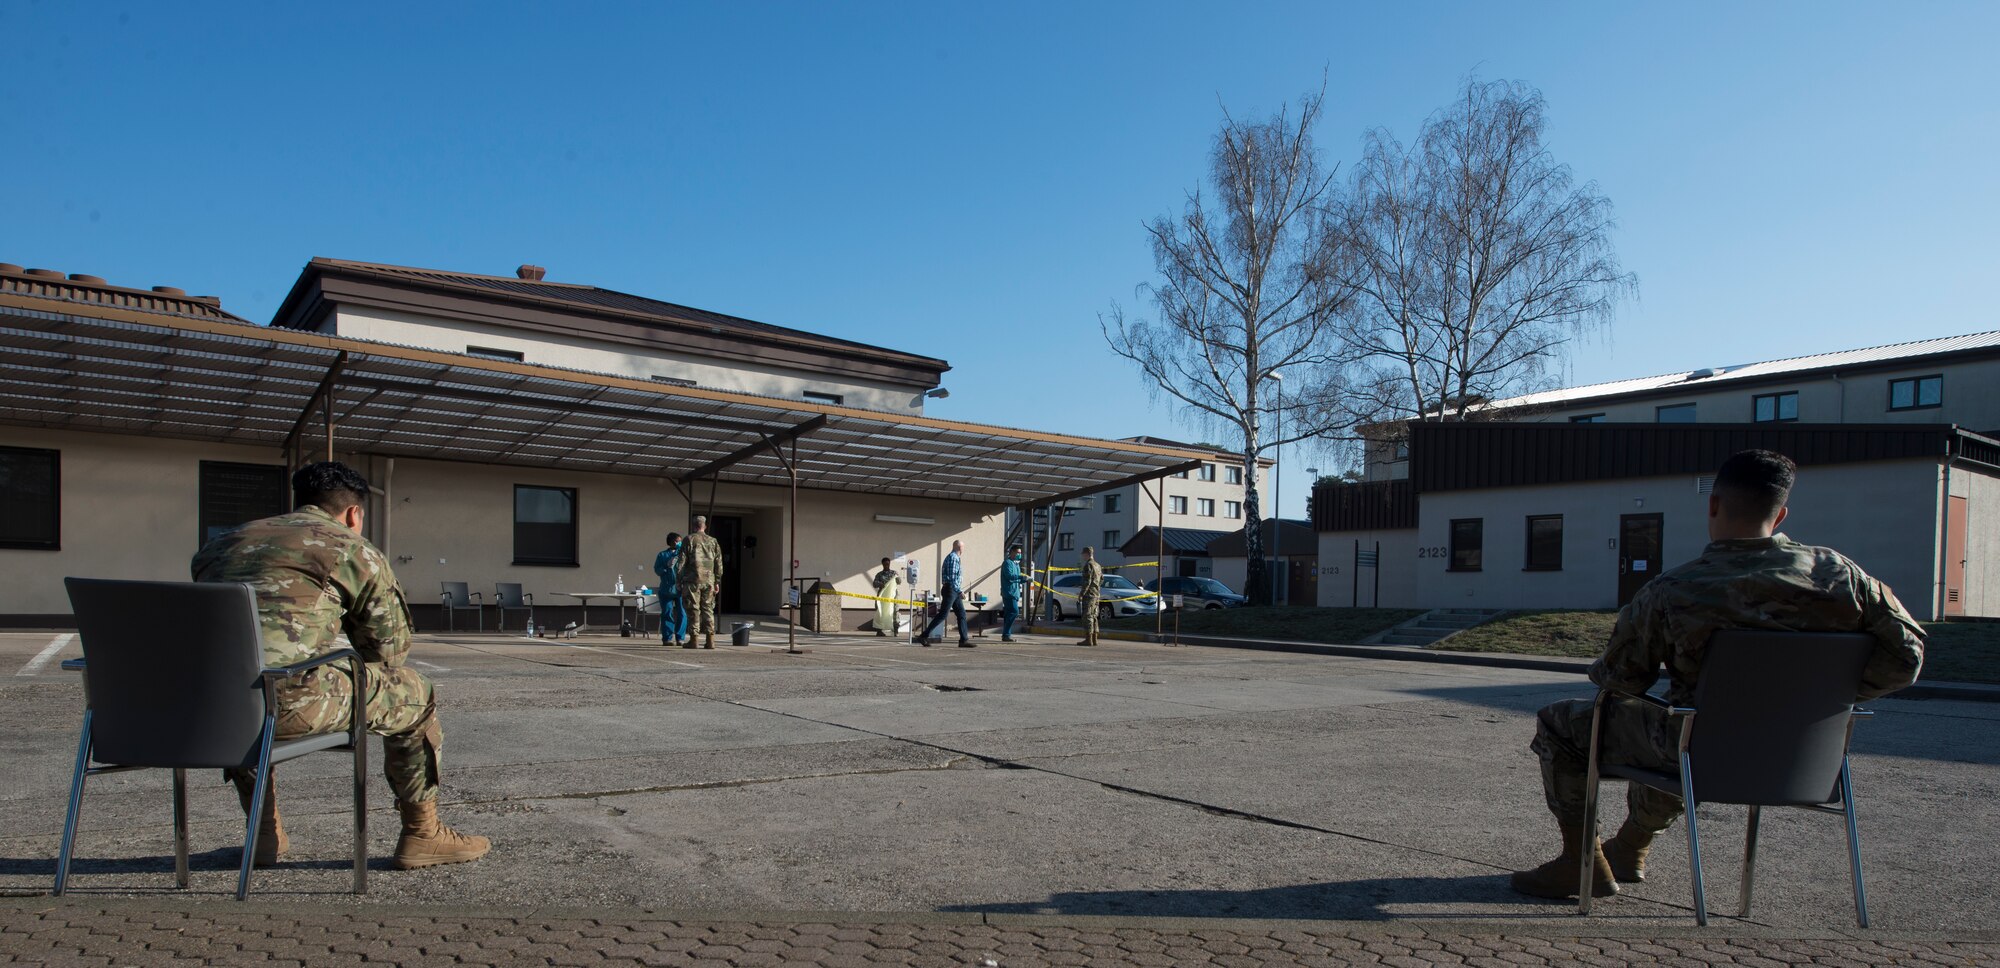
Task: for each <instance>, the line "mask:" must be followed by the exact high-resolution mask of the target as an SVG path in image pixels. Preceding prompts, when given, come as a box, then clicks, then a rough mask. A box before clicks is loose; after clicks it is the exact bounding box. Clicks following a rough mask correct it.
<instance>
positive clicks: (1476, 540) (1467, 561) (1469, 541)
mask: <svg viewBox="0 0 2000 968" xmlns="http://www.w3.org/2000/svg"><path fill="white" fill-rule="evenodd" d="M1485 540H1486V519H1485V518H1457V519H1454V520H1453V521H1452V522H1451V565H1450V566H1449V567H1447V568H1446V569H1445V570H1446V571H1479V570H1480V567H1481V564H1482V562H1483V561H1484V559H1483V557H1482V556H1481V554H1480V548H1481V546H1482V545H1483V544H1484V542H1485Z"/></svg>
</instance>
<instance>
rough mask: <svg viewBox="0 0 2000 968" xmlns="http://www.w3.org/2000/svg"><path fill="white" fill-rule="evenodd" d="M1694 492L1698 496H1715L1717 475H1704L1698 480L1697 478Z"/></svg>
mask: <svg viewBox="0 0 2000 968" xmlns="http://www.w3.org/2000/svg"><path fill="white" fill-rule="evenodd" d="M1694 492H1695V493H1696V494H1713V493H1715V475H1714V474H1703V475H1701V476H1700V477H1697V478H1695V479H1694Z"/></svg>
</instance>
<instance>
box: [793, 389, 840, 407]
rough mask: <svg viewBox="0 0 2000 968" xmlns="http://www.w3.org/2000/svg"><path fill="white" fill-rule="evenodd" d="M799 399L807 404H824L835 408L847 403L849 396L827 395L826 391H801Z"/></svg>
mask: <svg viewBox="0 0 2000 968" xmlns="http://www.w3.org/2000/svg"><path fill="white" fill-rule="evenodd" d="M799 397H800V399H803V400H804V401H805V402H807V403H824V404H827V405H829V406H835V407H838V406H842V405H844V404H846V403H847V394H845V393H827V392H826V391H824V390H801V391H799Z"/></svg>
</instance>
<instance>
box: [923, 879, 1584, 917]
mask: <svg viewBox="0 0 2000 968" xmlns="http://www.w3.org/2000/svg"><path fill="white" fill-rule="evenodd" d="M1523 903H1529V904H1536V903H1539V902H1536V901H1535V900H1534V899H1532V898H1525V897H1522V896H1521V895H1519V894H1516V893H1514V890H1513V889H1512V888H1511V887H1509V886H1508V885H1507V875H1506V874H1481V875H1477V876H1467V877H1390V878H1374V879H1368V880H1358V881H1341V882H1335V883H1321V884H1296V885H1288V886H1285V887H1270V888H1258V889H1254V890H1242V891H1228V890H1200V891H1086V892H1070V893H1062V894H1053V895H1050V896H1049V898H1048V899H1047V900H1045V901H1019V902H1001V903H991V904H961V905H950V906H946V907H941V908H938V910H940V911H965V912H976V913H982V914H1075V915H1120V916H1128V917H1132V916H1137V917H1166V918H1273V919H1334V920H1349V921H1391V920H1397V919H1403V918H1412V917H1449V918H1519V917H1520V916H1521V912H1520V911H1519V910H1518V905H1520V904H1523ZM1486 905H1507V906H1508V907H1509V908H1511V910H1508V911H1506V912H1504V913H1503V912H1493V913H1482V912H1467V911H1466V910H1465V908H1466V907H1468V906H1486ZM1548 906H1549V907H1550V909H1551V911H1552V912H1553V911H1557V910H1562V909H1567V910H1574V909H1575V902H1574V901H1569V902H1563V903H1562V904H1558V903H1557V902H1548Z"/></svg>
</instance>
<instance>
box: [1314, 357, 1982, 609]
mask: <svg viewBox="0 0 2000 968" xmlns="http://www.w3.org/2000/svg"><path fill="white" fill-rule="evenodd" d="M1996 428H2000V332H1996V333H1977V334H1971V335H1967V336H1957V337H1950V338H1945V339H1936V340H1925V341H1921V342H1915V343H1904V344H1897V345H1893V346H1882V347H1873V348H1868V349H1860V350H1848V351H1842V352H1834V353H1823V354H1817V355H1813V356H1805V357H1798V358H1794V359H1787V360H1775V361H1771V362H1766V363H1755V364H1750V365H1747V366H1730V367H1714V368H1704V369H1699V370H1695V371H1692V372H1688V373H1675V374H1665V375H1661V376H1655V377H1647V378H1643V379H1636V380H1625V381H1620V382H1616V383H1607V384H1598V385H1594V386H1585V387H1574V388H1568V389H1562V390H1554V391H1549V392H1546V393H1538V394H1532V395H1529V396H1524V397H1519V398H1516V399H1512V400H1504V401H1499V402H1497V403H1494V404H1492V405H1490V406H1488V407H1486V408H1483V409H1482V410H1481V412H1480V413H1479V414H1478V415H1477V419H1476V420H1471V421H1466V422H1454V423H1434V422H1415V423H1411V424H1409V425H1407V427H1406V428H1405V432H1403V433H1400V434H1393V435H1385V436H1384V439H1383V440H1381V441H1379V442H1377V443H1375V444H1373V445H1371V446H1370V448H1369V450H1368V467H1367V468H1366V470H1365V472H1364V475H1363V477H1364V480H1363V481H1362V482H1361V483H1358V484H1337V483H1322V484H1320V485H1319V486H1318V487H1317V488H1316V489H1315V491H1314V511H1315V514H1314V526H1315V529H1316V530H1317V531H1318V532H1319V535H1320V567H1321V575H1322V579H1321V582H1320V596H1319V598H1320V603H1321V604H1323V605H1351V604H1360V605H1373V604H1380V605H1384V606H1400V607H1418V608H1438V607H1452V606H1464V607H1485V608H1607V607H1612V606H1615V605H1619V604H1623V603H1624V602H1626V601H1629V600H1630V598H1631V596H1632V594H1633V593H1634V592H1635V591H1636V590H1637V589H1638V587H1639V586H1640V585H1643V584H1644V583H1645V582H1646V581H1649V580H1650V579H1651V578H1652V577H1653V576H1654V575H1657V574H1659V573H1660V572H1661V571H1662V570H1664V569H1665V568H1667V567H1671V566H1672V565H1674V564H1677V563H1679V562H1682V561H1686V560H1688V559H1690V558H1693V557H1695V556H1696V555H1697V554H1699V553H1700V550H1701V548H1702V546H1703V545H1704V544H1706V542H1707V536H1706V531H1705V518H1706V506H1707V495H1708V489H1709V487H1710V486H1711V485H1712V483H1713V478H1712V476H1711V475H1712V474H1713V472H1714V469H1715V467H1716V466H1717V465H1718V464H1720V462H1721V461H1722V459H1723V458H1725V457H1727V456H1728V455H1729V454H1730V453H1733V452H1735V451H1736V450H1740V449H1743V448H1747V447H1765V448H1769V449H1772V450H1776V451H1779V452H1781V453H1784V454H1787V455H1788V456H1790V457H1792V458H1793V459H1794V460H1795V461H1797V462H1798V463H1799V465H1800V472H1799V486H1798V488H1797V490H1795V491H1794V493H1793V496H1792V503H1791V516H1790V517H1789V518H1788V519H1787V521H1786V523H1785V528H1784V529H1785V531H1786V532H1787V533H1788V534H1790V535H1791V536H1792V537H1794V538H1796V539H1798V540H1801V541H1805V542H1808V543H1812V544H1822V545H1828V546H1831V547H1835V548H1838V549H1839V550H1841V551H1842V552H1844V553H1846V554H1848V555H1850V556H1851V557H1853V558H1855V559H1856V560H1857V561H1859V562H1860V563H1861V564H1862V566H1863V567H1864V568H1867V569H1868V570H1869V571H1870V573H1872V574H1874V575H1876V576H1877V577H1879V578H1881V579H1883V580H1884V581H1886V582H1888V583H1889V584H1890V585H1891V587H1893V588H1895V589H1896V590H1897V593H1898V595H1899V597H1900V598H1902V600H1903V602H1904V604H1905V605H1907V606H1909V607H1910V609H1911V611H1912V612H1914V613H1916V614H1918V615H1919V616H1920V617H1928V618H1936V617H1945V616H1959V615H2000V570H1996V569H1995V568H1994V567H1993V563H1994V562H1995V558H1994V556H1993V554H1992V552H1994V551H1995V550H2000V548H1997V547H1996V545H2000V442H1996V440H1995V436H1994V434H1993V433H1992V431H1994V430H1995V429H1996Z"/></svg>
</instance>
